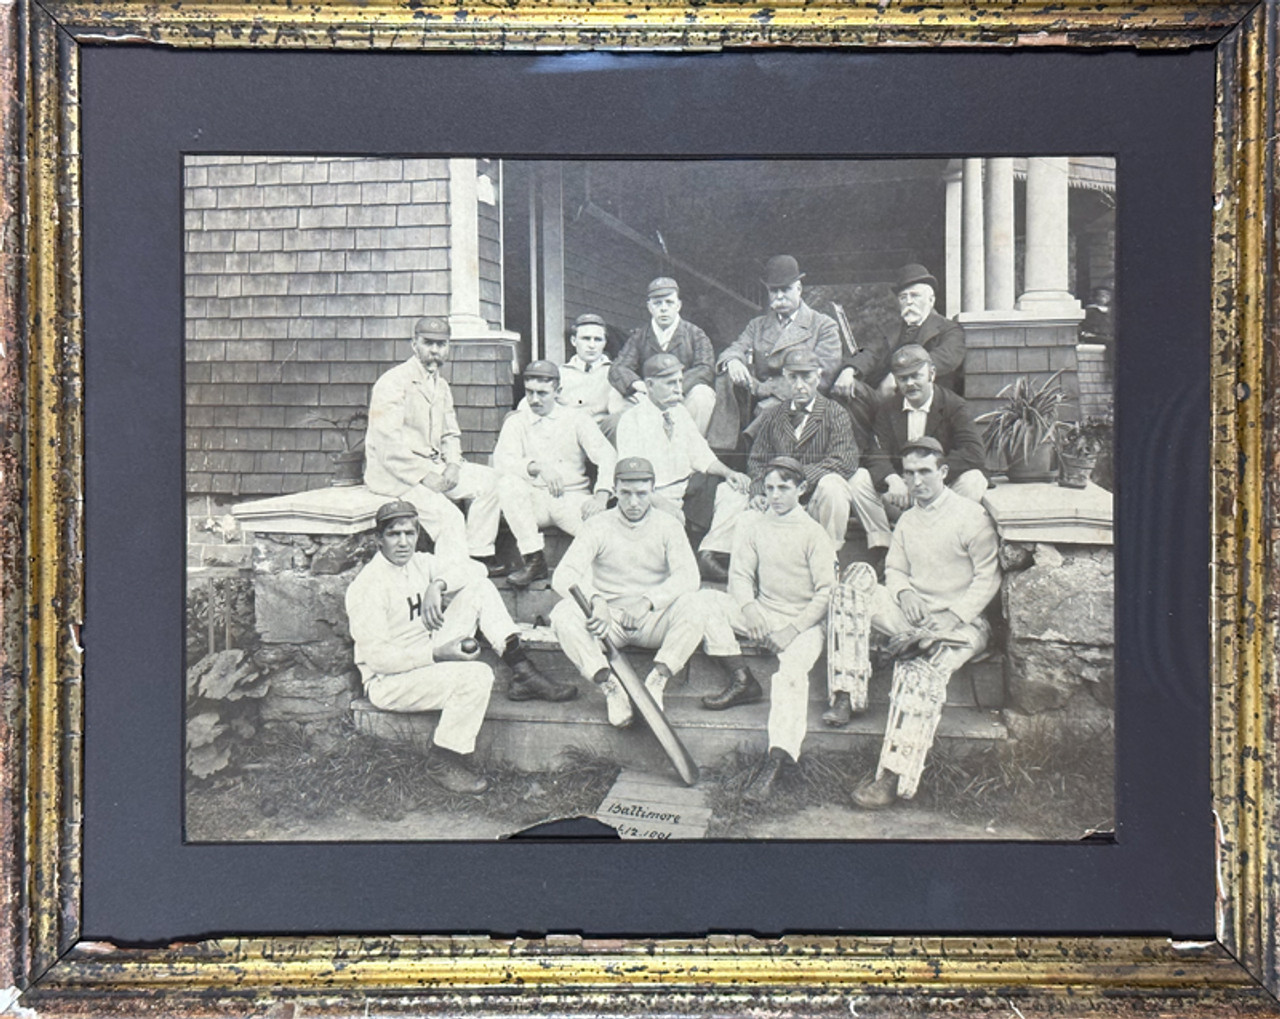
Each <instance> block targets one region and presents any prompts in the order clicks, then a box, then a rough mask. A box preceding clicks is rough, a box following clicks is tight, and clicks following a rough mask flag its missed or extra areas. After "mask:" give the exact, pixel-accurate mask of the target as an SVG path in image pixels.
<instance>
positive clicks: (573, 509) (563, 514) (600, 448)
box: [493, 361, 617, 587]
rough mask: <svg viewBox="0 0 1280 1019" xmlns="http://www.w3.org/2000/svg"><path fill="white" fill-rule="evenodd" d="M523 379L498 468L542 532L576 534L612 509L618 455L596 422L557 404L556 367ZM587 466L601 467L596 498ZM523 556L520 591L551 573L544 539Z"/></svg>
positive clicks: (516, 580)
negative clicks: (512, 483) (518, 490)
mask: <svg viewBox="0 0 1280 1019" xmlns="http://www.w3.org/2000/svg"><path fill="white" fill-rule="evenodd" d="M523 377H524V399H523V400H521V401H520V406H518V407H517V408H516V409H515V411H514V412H512V413H511V414H510V415H508V416H507V419H506V421H504V422H503V423H502V431H501V432H500V433H499V435H498V443H497V445H496V446H495V447H494V450H493V467H494V470H496V471H497V472H498V473H499V474H502V475H504V476H506V477H510V478H514V479H515V480H516V481H518V482H519V484H520V485H521V487H522V488H523V490H524V495H525V499H526V500H527V501H528V504H529V506H530V508H531V510H532V512H533V515H534V518H535V519H536V520H537V523H538V527H539V528H545V527H558V528H560V530H562V531H564V532H565V534H568V535H571V536H572V535H575V534H577V533H578V531H579V530H581V528H582V522H583V520H585V519H587V518H588V517H591V516H594V515H595V514H596V513H600V512H602V511H603V510H605V509H606V508H607V507H608V505H609V496H610V495H611V494H612V489H611V487H610V486H611V485H612V484H613V465H614V463H615V462H616V460H617V454H616V453H614V451H613V446H611V445H610V444H609V440H608V439H606V438H605V437H604V434H603V433H602V432H601V431H600V429H599V427H597V425H596V423H595V422H594V421H592V420H591V418H589V417H588V416H587V415H586V414H583V413H582V412H581V411H577V410H573V409H572V408H569V407H564V406H561V405H560V404H559V403H558V402H557V399H556V398H557V396H558V395H559V393H560V370H559V369H558V368H557V367H556V366H555V365H554V364H552V363H551V362H550V361H532V362H530V363H529V365H528V367H526V368H525V370H524V376H523ZM588 463H592V464H595V467H596V484H595V494H594V495H593V494H592V492H591V482H590V480H589V479H588V478H587V464H588ZM524 558H525V565H524V568H523V569H521V570H518V571H517V572H515V573H513V574H511V576H510V577H509V578H508V580H509V581H510V583H512V584H514V585H515V586H516V587H528V586H529V585H530V584H531V583H533V582H534V581H535V580H541V579H542V578H543V577H545V576H546V575H547V562H546V558H545V557H544V556H543V546H542V543H541V538H539V546H538V548H537V549H535V550H534V551H532V552H530V553H526V554H525V557H524Z"/></svg>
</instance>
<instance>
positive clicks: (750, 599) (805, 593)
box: [702, 456, 836, 802]
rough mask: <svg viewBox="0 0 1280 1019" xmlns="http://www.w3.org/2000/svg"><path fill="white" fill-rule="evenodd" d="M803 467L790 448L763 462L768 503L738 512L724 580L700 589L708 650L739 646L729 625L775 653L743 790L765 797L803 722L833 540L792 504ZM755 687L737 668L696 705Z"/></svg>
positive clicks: (722, 701)
mask: <svg viewBox="0 0 1280 1019" xmlns="http://www.w3.org/2000/svg"><path fill="white" fill-rule="evenodd" d="M806 484H807V483H806V481H805V470H804V467H803V466H801V464H800V463H799V461H797V460H795V459H794V458H792V457H788V456H780V457H775V458H774V459H772V460H770V461H769V462H768V463H767V464H766V465H765V474H764V495H765V500H766V501H767V503H768V509H767V510H766V511H765V512H764V513H750V514H747V515H746V516H745V517H744V518H743V520H742V522H741V523H740V525H739V527H738V532H737V535H736V536H735V538H734V543H733V556H732V557H731V559H730V563H729V589H728V592H727V593H725V594H722V593H720V592H718V591H706V592H703V593H704V596H705V597H706V600H707V605H708V606H709V609H708V611H707V622H706V643H707V653H708V654H710V655H722V656H727V655H736V654H739V653H740V652H739V647H738V641H737V638H736V636H735V633H740V634H743V635H744V636H747V637H750V638H751V639H752V640H753V641H756V642H757V643H760V644H763V645H764V646H765V647H767V648H768V649H769V650H770V651H772V652H773V653H774V654H776V655H777V656H778V671H777V672H775V673H774V676H773V680H772V682H771V685H770V692H769V723H768V733H769V758H768V761H767V763H766V765H765V767H764V769H763V770H762V771H761V772H760V773H759V774H758V775H757V776H756V778H755V779H754V780H753V781H752V783H751V785H750V786H748V787H747V791H746V793H745V794H744V795H745V798H746V799H748V800H750V801H753V802H759V801H761V800H764V799H765V798H767V797H768V795H769V792H770V790H771V789H772V788H773V783H774V781H775V780H776V779H777V777H778V774H779V773H780V772H781V770H782V769H783V768H785V767H787V766H789V765H792V764H794V763H795V762H796V761H798V760H799V759H800V748H801V745H802V744H803V742H804V737H805V733H806V731H807V730H808V721H807V718H808V707H809V672H810V670H811V669H812V668H813V666H814V663H816V662H817V660H818V658H819V657H820V656H821V655H822V652H823V650H824V649H825V648H826V629H825V625H824V624H825V623H826V619H827V606H828V604H829V602H830V600H831V586H832V583H833V581H834V579H835V571H836V549H835V545H834V544H833V543H832V541H831V538H830V537H829V536H828V535H827V532H826V531H825V530H824V529H823V528H822V526H821V525H820V524H819V523H818V522H817V521H816V520H814V519H813V518H812V517H811V516H809V514H808V513H806V512H805V511H804V510H803V509H801V508H800V498H801V496H802V495H803V494H804V491H805V487H806ZM761 696H762V692H761V689H760V685H759V684H758V683H757V682H756V681H755V678H754V677H753V676H751V674H750V672H746V674H745V676H742V675H735V676H733V677H731V679H730V682H729V684H728V685H727V686H726V687H725V689H724V690H722V691H721V692H720V693H718V694H713V695H711V696H708V697H704V698H703V700H702V704H703V707H705V708H707V709H709V710H712V711H723V710H724V709H726V708H731V707H734V706H736V705H739V704H750V703H752V702H754V701H757V700H759V699H760V697H761Z"/></svg>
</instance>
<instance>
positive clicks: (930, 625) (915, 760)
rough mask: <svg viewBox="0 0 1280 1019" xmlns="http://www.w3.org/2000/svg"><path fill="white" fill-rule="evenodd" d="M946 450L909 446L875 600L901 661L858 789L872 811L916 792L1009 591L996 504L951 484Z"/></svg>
mask: <svg viewBox="0 0 1280 1019" xmlns="http://www.w3.org/2000/svg"><path fill="white" fill-rule="evenodd" d="M944 457H945V454H944V452H943V448H942V444H941V443H940V442H939V441H938V440H937V439H935V438H933V437H931V436H928V435H926V436H923V437H921V438H918V439H914V440H910V441H908V442H907V444H906V445H905V446H904V447H903V449H902V476H903V479H904V481H905V482H906V485H907V490H908V492H909V493H910V495H911V501H912V506H911V508H910V509H908V510H907V511H906V512H905V513H903V514H902V516H901V518H900V519H899V520H898V524H897V526H896V527H895V528H894V529H893V541H892V543H891V544H890V546H889V554H888V556H887V558H886V559H885V582H884V584H883V585H880V586H878V587H876V588H875V589H874V591H873V594H872V597H871V600H870V606H869V617H870V618H869V620H868V623H869V625H870V627H872V628H874V629H875V630H877V631H878V632H879V633H881V634H883V635H885V636H887V637H888V638H889V651H890V653H892V654H894V655H895V657H896V658H897V661H896V662H895V663H894V667H893V686H892V688H891V690H890V694H889V721H888V724H887V725H886V727H885V737H884V744H883V745H882V747H881V750H880V762H879V764H878V766H877V768H876V775H875V778H874V779H870V780H868V781H866V782H863V783H862V784H861V785H859V786H858V788H857V789H855V790H854V792H853V802H854V803H855V804H857V805H858V806H860V807H863V808H864V809H868V810H875V809H878V808H881V807H887V806H889V805H890V804H891V803H893V802H894V801H896V800H897V799H898V798H900V797H901V798H902V799H910V798H911V797H912V796H914V795H915V792H916V786H917V784H918V783H919V781H920V775H921V773H922V772H923V771H924V765H925V758H926V757H927V756H928V754H929V750H930V748H932V746H933V739H934V736H935V734H936V732H937V729H938V722H939V721H940V720H941V718H942V706H943V704H944V703H945V702H946V698H947V682H948V680H950V678H951V673H952V672H954V671H955V670H956V669H958V668H960V666H961V665H963V664H964V663H965V662H967V661H968V660H969V659H970V658H972V657H973V656H974V655H976V654H978V653H979V652H980V651H982V650H983V649H984V648H985V647H986V646H987V641H988V640H989V639H990V637H991V628H990V626H989V625H988V624H987V621H986V619H984V618H983V615H982V613H983V610H985V609H986V607H987V604H988V603H989V602H990V601H991V599H992V598H994V597H995V596H996V593H997V592H998V591H999V590H1000V565H999V559H998V542H997V539H996V531H995V528H994V527H993V526H992V523H991V518H990V517H988V516H987V511H986V510H984V509H983V508H982V507H981V506H980V505H979V504H978V503H976V502H973V501H972V500H970V499H966V498H964V497H963V496H961V495H958V494H957V493H956V491H955V490H954V489H952V488H949V487H948V486H947V473H948V468H947V464H946V462H945V459H944Z"/></svg>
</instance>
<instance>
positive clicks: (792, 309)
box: [717, 255, 843, 434]
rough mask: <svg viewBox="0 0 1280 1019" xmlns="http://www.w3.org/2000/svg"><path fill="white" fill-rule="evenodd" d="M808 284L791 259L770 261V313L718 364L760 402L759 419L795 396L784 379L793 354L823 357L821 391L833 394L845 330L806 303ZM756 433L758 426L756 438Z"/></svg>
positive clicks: (767, 272) (767, 274)
mask: <svg viewBox="0 0 1280 1019" xmlns="http://www.w3.org/2000/svg"><path fill="white" fill-rule="evenodd" d="M803 278H804V273H802V272H801V271H800V266H799V265H798V264H797V262H796V260H795V258H793V257H792V256H791V255H776V256H774V257H773V258H771V259H769V263H768V265H767V266H766V267H765V274H764V279H763V280H761V282H762V283H764V285H765V287H766V288H767V289H768V291H769V310H768V312H766V313H765V314H763V315H760V316H758V317H757V318H753V319H752V320H751V321H750V322H748V323H747V328H746V329H744V330H743V331H742V335H741V336H739V337H738V338H737V339H736V340H734V342H733V343H732V344H730V345H729V347H728V348H727V349H726V350H725V351H724V353H722V354H721V355H720V360H719V362H718V364H717V369H718V370H719V371H722V372H727V373H728V375H729V378H730V380H731V381H732V382H733V384H734V385H735V386H737V387H738V388H739V389H744V390H747V391H749V392H750V393H751V395H752V396H754V397H755V399H756V409H755V415H756V417H757V418H758V417H759V415H760V414H761V413H763V412H764V411H766V410H768V409H769V408H770V407H773V406H774V405H776V404H777V403H779V402H781V401H783V400H786V399H788V397H789V395H790V394H789V392H788V386H787V383H786V380H785V379H783V378H782V362H783V359H784V358H785V357H786V355H787V352H788V351H790V350H793V349H796V348H799V347H803V348H805V349H807V350H809V351H811V352H812V353H813V354H814V355H815V356H816V357H817V359H818V363H819V364H820V365H821V371H820V375H819V382H818V388H819V390H820V391H821V392H823V393H826V392H827V391H828V390H829V389H830V388H831V383H832V381H833V380H834V379H835V377H836V372H838V371H839V370H840V362H841V360H842V356H843V354H842V347H841V345H840V328H839V326H837V325H836V323H835V319H833V318H830V317H828V316H826V315H823V314H821V313H819V312H816V311H814V310H813V309H812V308H810V307H809V306H808V305H807V304H805V303H804V298H803V297H802V296H801V295H802V293H803V291H804V286H803V284H802V283H801V282H800V281H801V280H802V279H803ZM754 427H755V425H754V423H753V425H752V426H751V428H752V430H753V434H754Z"/></svg>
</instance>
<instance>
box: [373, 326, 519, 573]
mask: <svg viewBox="0 0 1280 1019" xmlns="http://www.w3.org/2000/svg"><path fill="white" fill-rule="evenodd" d="M412 349H413V354H412V355H411V356H410V357H409V359H408V360H407V361H405V362H404V363H403V364H398V365H396V366H395V367H394V368H392V369H390V370H389V371H386V372H384V373H383V374H382V376H381V377H380V378H379V379H378V381H377V382H375V383H374V384H373V392H372V393H371V394H370V396H369V429H368V432H367V433H366V435H365V467H364V483H365V484H366V485H367V486H368V487H369V491H371V492H374V493H376V494H378V495H385V496H388V497H390V498H396V499H405V500H407V501H408V502H411V503H413V504H414V505H415V506H416V507H417V508H418V513H419V514H420V515H421V521H422V526H423V528H424V529H425V530H426V532H427V533H428V534H429V535H431V540H432V541H433V542H435V544H436V545H437V547H441V548H447V549H449V551H450V554H451V555H452V554H453V553H454V550H457V549H466V550H467V553H468V554H469V555H471V556H473V557H474V558H476V559H481V560H484V561H485V564H486V566H488V568H489V575H490V576H498V575H499V574H502V573H505V572H506V567H505V565H504V564H502V563H500V562H498V561H497V560H496V559H494V539H495V538H496V537H497V534H498V521H499V517H500V516H505V517H506V519H507V526H509V527H510V528H511V533H512V534H513V535H515V539H516V545H517V546H518V547H519V549H520V551H521V553H523V554H526V555H527V554H529V553H532V552H534V551H536V550H537V549H540V548H541V547H542V538H541V536H540V535H539V534H538V525H537V523H536V522H535V521H534V519H533V514H532V513H531V512H530V511H529V506H528V501H527V500H526V499H525V497H524V493H523V492H522V491H521V489H520V486H519V485H517V484H516V483H515V482H514V481H512V480H511V479H509V478H502V477H500V476H499V475H498V474H496V473H495V472H494V470H493V469H492V468H490V467H483V466H481V465H480V464H474V463H468V462H467V461H466V460H464V459H463V458H462V432H461V430H460V429H459V427H458V416H457V414H455V413H454V409H453V394H452V392H451V391H450V389H449V383H448V382H446V381H445V379H444V377H443V375H442V374H441V369H442V368H443V366H444V363H445V361H446V360H447V359H448V356H449V323H448V321H447V320H445V319H443V318H422V319H419V320H418V321H417V323H415V325H414V327H413V340H412ZM468 500H469V501H470V506H469V507H468V509H467V516H466V519H465V523H464V520H463V516H462V513H461V512H460V511H459V509H458V507H457V506H455V505H454V503H458V502H463V501H468Z"/></svg>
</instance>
